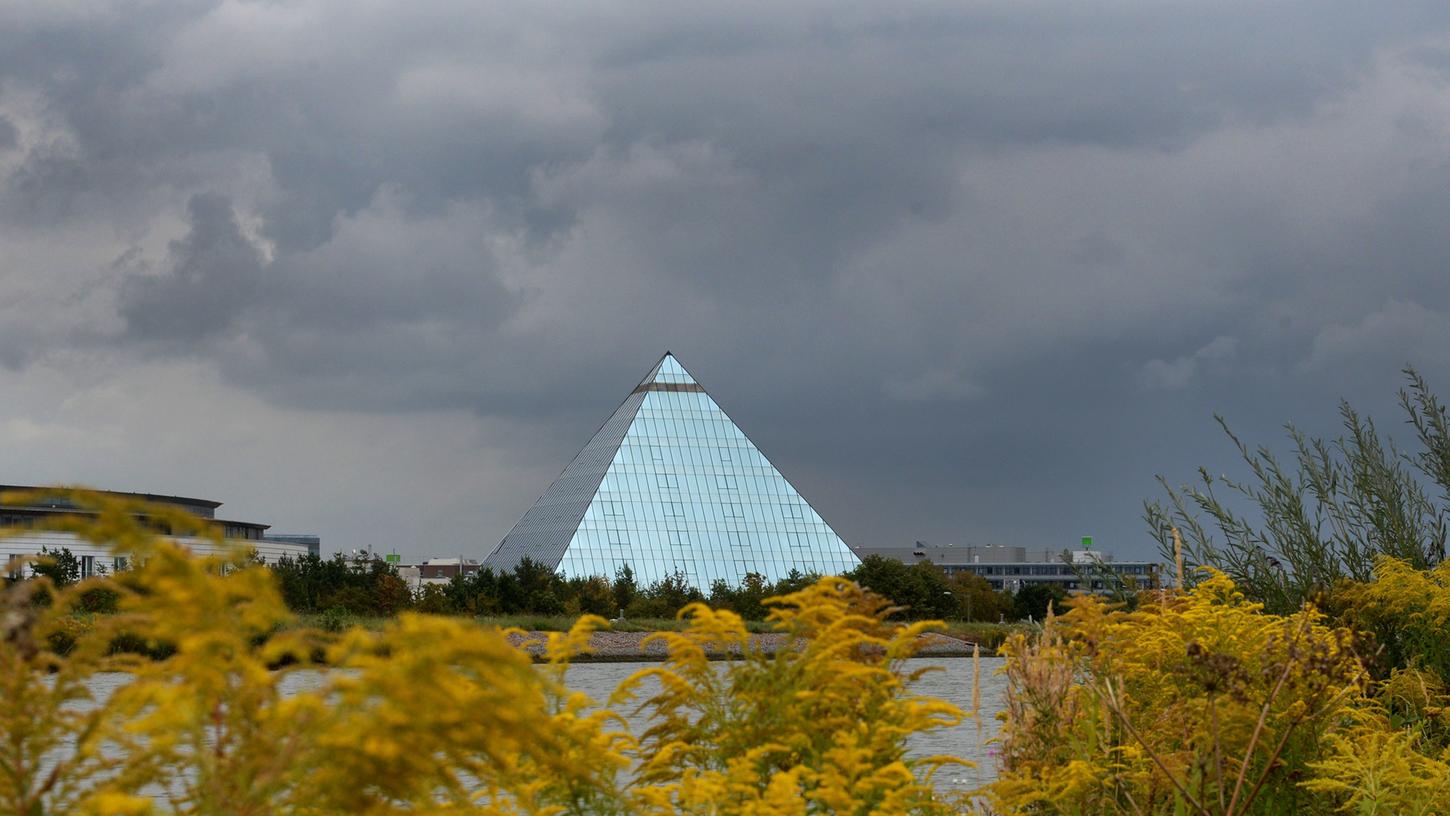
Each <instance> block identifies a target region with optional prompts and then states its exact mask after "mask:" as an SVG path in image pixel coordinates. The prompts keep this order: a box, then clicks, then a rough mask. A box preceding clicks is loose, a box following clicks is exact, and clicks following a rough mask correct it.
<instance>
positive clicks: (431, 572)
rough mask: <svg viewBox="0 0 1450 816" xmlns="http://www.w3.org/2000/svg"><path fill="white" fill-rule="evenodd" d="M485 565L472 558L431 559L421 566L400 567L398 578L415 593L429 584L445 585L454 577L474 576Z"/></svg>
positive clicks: (407, 565) (406, 565)
mask: <svg viewBox="0 0 1450 816" xmlns="http://www.w3.org/2000/svg"><path fill="white" fill-rule="evenodd" d="M482 568H483V565H482V564H480V563H478V562H477V561H475V560H473V559H472V558H461V557H460V558H429V559H428V560H426V561H424V562H422V563H420V564H405V565H402V566H399V567H398V577H399V578H402V579H403V580H404V581H406V582H407V583H408V586H409V587H410V588H411V589H412V590H413V591H415V592H416V591H418V590H419V589H420V588H422V587H423V586H425V585H427V584H438V585H440V586H441V585H443V584H446V583H448V582H449V581H452V580H453V578H454V576H457V575H463V576H468V575H472V574H473V573H475V572H478V571H479V570H480V569H482Z"/></svg>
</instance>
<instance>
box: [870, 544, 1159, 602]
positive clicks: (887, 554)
mask: <svg viewBox="0 0 1450 816" xmlns="http://www.w3.org/2000/svg"><path fill="white" fill-rule="evenodd" d="M856 554H857V555H858V556H860V557H862V558H866V557H867V556H871V555H879V556H882V557H884V558H892V559H895V560H897V561H901V562H902V563H906V564H915V563H918V562H922V561H930V562H931V563H933V564H935V565H937V566H938V567H941V568H942V570H943V571H945V572H946V573H947V574H948V575H953V574H956V573H969V574H972V575H980V576H982V577H983V578H985V579H986V580H987V583H989V584H991V585H992V588H993V589H996V590H1005V591H1008V592H1016V591H1017V590H1019V589H1021V588H1022V587H1024V586H1027V585H1028V584H1056V585H1057V586H1060V587H1062V588H1063V589H1064V590H1067V591H1068V592H1102V591H1106V590H1108V589H1112V588H1113V587H1112V586H1111V584H1114V583H1115V582H1117V581H1122V582H1124V583H1131V584H1135V585H1137V586H1138V587H1140V588H1145V589H1146V588H1153V587H1157V586H1159V585H1160V582H1161V576H1160V575H1159V565H1158V564H1157V563H1156V562H1154V561H1118V560H1117V559H1115V558H1114V557H1113V556H1112V555H1110V554H1107V553H1102V552H1099V551H1097V550H1071V551H1069V550H1028V549H1027V548H1026V547H1008V546H1002V545H996V544H992V545H987V546H980V547H979V546H960V547H951V546H948V547H932V546H929V545H926V544H922V543H920V542H918V543H917V545H916V546H914V547H857V548H856Z"/></svg>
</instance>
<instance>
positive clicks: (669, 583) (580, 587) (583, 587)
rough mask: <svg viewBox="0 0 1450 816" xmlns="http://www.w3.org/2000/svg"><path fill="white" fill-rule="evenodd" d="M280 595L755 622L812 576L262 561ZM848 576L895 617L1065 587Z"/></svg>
mask: <svg viewBox="0 0 1450 816" xmlns="http://www.w3.org/2000/svg"><path fill="white" fill-rule="evenodd" d="M272 571H273V572H274V573H275V574H276V576H277V580H278V585H279V587H280V588H281V591H282V597H283V599H284V600H285V601H286V602H287V605H288V606H289V607H291V608H292V610H293V611H295V612H302V613H327V612H338V613H346V614H352V615H381V616H387V615H392V614H395V613H397V612H399V611H402V610H404V609H415V610H417V611H420V612H429V613H434V614H451V615H474V616H508V615H560V616H575V615H581V614H592V615H601V616H604V617H608V618H614V617H619V616H623V617H625V618H669V617H673V616H674V615H675V614H676V613H677V612H678V611H679V610H680V609H681V608H683V607H684V606H686V605H687V604H690V603H694V602H696V601H704V602H707V603H709V604H710V605H711V606H713V607H715V608H719V609H729V610H731V611H733V612H735V613H737V614H739V615H740V616H741V617H743V618H745V619H746V620H763V619H764V618H765V614H766V607H765V599H767V598H771V597H774V596H778V595H787V594H790V593H792V592H798V591H800V590H801V589H803V588H805V587H807V586H810V585H811V584H813V583H815V581H816V579H817V578H819V577H820V576H817V575H813V574H807V573H801V572H797V571H794V570H793V571H792V572H791V573H790V574H789V575H787V576H786V577H784V578H782V579H780V580H778V581H770V580H767V579H766V578H765V576H763V575H760V574H757V573H750V574H748V575H746V576H745V577H744V579H743V580H742V581H741V582H740V584H739V585H738V586H731V585H730V584H728V583H726V582H725V581H716V582H715V583H714V584H713V585H712V586H711V587H710V589H709V591H708V592H701V591H700V590H699V589H697V588H695V587H694V586H692V585H691V584H689V583H688V582H687V581H686V580H685V578H684V576H683V575H673V576H669V577H666V578H664V579H662V580H659V581H654V582H652V583H649V584H641V583H640V582H639V581H638V579H636V577H635V575H634V573H633V572H632V571H631V570H630V568H629V567H628V566H625V567H621V568H620V569H619V571H618V572H616V573H615V575H614V576H613V577H612V578H606V577H603V576H592V577H587V578H583V577H575V578H564V577H561V576H560V575H558V574H557V573H555V572H554V571H553V570H551V569H549V568H548V567H547V566H545V565H544V564H541V563H539V562H537V561H533V560H530V559H528V558H525V559H524V560H523V561H522V562H521V563H519V564H518V566H516V567H514V569H513V570H511V571H507V572H494V571H493V570H492V569H488V568H484V569H480V570H477V571H475V572H471V573H468V574H466V575H455V576H453V578H452V579H451V580H449V581H448V582H447V583H443V584H425V585H423V586H422V587H421V588H420V589H419V590H417V591H416V592H411V591H409V588H408V585H407V583H406V582H405V581H404V580H403V579H402V578H401V577H399V575H398V571H397V569H396V568H395V567H394V566H393V565H391V564H387V563H385V562H383V561H381V560H378V559H368V558H365V557H353V558H349V557H347V556H345V555H343V554H341V553H338V554H336V555H333V556H332V557H331V558H321V557H319V556H316V555H311V554H309V555H304V556H300V557H297V558H291V557H284V558H282V559H281V560H280V561H278V562H277V563H276V564H273V565H272ZM845 577H847V578H851V579H852V580H854V581H856V582H857V583H859V584H861V585H862V586H865V587H867V588H869V589H871V590H872V591H874V592H876V593H877V594H878V595H881V596H883V597H885V598H886V599H888V600H889V601H891V603H892V605H893V606H894V607H896V611H895V612H894V613H893V614H894V616H895V617H896V618H898V619H903V620H905V619H923V618H933V619H945V620H967V621H991V622H997V621H1004V620H1021V619H1026V618H1029V617H1031V618H1034V619H1038V620H1040V619H1041V618H1042V616H1043V615H1044V614H1045V613H1046V610H1047V607H1048V604H1049V603H1053V602H1056V603H1058V605H1061V601H1062V600H1063V599H1064V598H1065V597H1066V593H1065V592H1064V591H1063V590H1062V589H1061V588H1060V587H1056V586H1046V585H1036V584H1033V585H1028V586H1027V587H1024V588H1023V589H1021V590H1020V591H1018V592H1016V593H1009V592H999V591H996V590H994V589H992V587H991V585H990V584H989V583H988V582H987V580H986V579H984V578H982V577H981V576H977V575H970V574H965V573H957V574H948V573H947V572H946V571H945V570H943V569H942V568H941V567H939V566H936V565H934V564H931V563H926V562H924V563H917V564H910V565H908V564H903V563H901V562H900V561H896V560H893V559H889V558H883V557H881V556H876V555H873V556H868V557H867V558H866V559H865V560H863V561H862V562H861V564H860V565H859V566H858V567H857V568H856V569H854V570H852V571H850V572H849V573H846V575H845Z"/></svg>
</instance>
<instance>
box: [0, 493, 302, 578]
mask: <svg viewBox="0 0 1450 816" xmlns="http://www.w3.org/2000/svg"><path fill="white" fill-rule="evenodd" d="M48 489H49V488H44V487H32V486H21V485H0V495H4V496H5V501H4V502H0V530H3V531H4V532H5V533H6V535H4V536H3V537H0V565H4V564H6V563H8V562H9V561H10V559H11V558H14V557H17V556H19V557H22V558H28V557H30V556H34V555H36V554H37V553H39V552H40V551H41V549H42V548H45V549H49V550H60V549H62V548H64V549H68V550H70V551H71V554H73V555H74V556H75V557H76V559H77V561H78V562H79V564H80V570H81V577H82V578H88V577H90V576H92V575H99V574H103V573H109V572H115V571H117V570H122V569H125V568H126V567H127V562H128V560H129V557H128V556H126V555H124V554H117V553H115V552H112V550H111V549H110V548H109V547H106V546H104V545H102V544H96V543H93V542H90V541H84V540H82V539H79V538H77V537H76V536H74V535H72V534H71V533H65V532H56V531H52V530H46V529H44V527H45V525H44V523H43V522H44V520H45V519H46V518H47V517H54V516H62V515H77V514H81V515H84V514H86V512H87V511H85V510H82V509H80V508H78V507H76V506H75V505H74V504H72V503H71V502H69V501H66V500H65V499H63V498H59V497H55V496H47V495H45V492H46V491H47V490H48ZM96 492H98V493H104V494H107V495H111V496H116V497H119V498H124V499H132V500H140V501H145V502H149V503H152V504H160V505H166V506H168V507H176V508H180V509H182V510H185V511H186V512H188V513H191V514H193V515H196V516H199V517H201V518H203V519H206V520H207V521H210V522H212V523H213V524H215V525H216V526H217V528H218V529H219V530H220V531H221V533H222V536H223V538H224V539H226V541H227V544H228V546H230V545H235V544H241V545H244V546H247V547H250V548H251V549H252V550H253V551H254V552H255V553H256V554H257V556H258V557H259V558H261V560H262V561H264V562H266V563H269V564H272V563H276V562H277V561H278V560H279V559H281V558H282V557H283V556H291V557H292V558H297V557H299V556H302V555H306V554H307V553H308V551H309V549H310V548H309V545H308V544H305V543H295V542H291V541H287V540H283V539H279V538H270V537H268V536H267V535H266V531H267V529H268V527H269V525H266V524H258V523H256V522H251V521H236V520H231V519H219V518H217V517H216V510H217V508H218V507H221V506H222V503H221V502H219V501H212V500H210V499H196V498H189V497H186V496H165V495H158V494H154V493H124V492H119V491H113V490H101V491H96ZM26 494H35V495H38V496H41V497H42V498H24V499H22V498H18V497H20V496H24V495H26ZM168 532H169V531H168V530H166V529H162V530H161V533H162V534H163V535H165V534H167V533H168ZM169 537H170V538H171V539H172V540H173V541H176V542H177V543H179V544H182V545H183V546H186V547H187V548H189V549H191V550H192V551H193V552H196V553H198V554H203V555H209V554H212V553H215V552H216V551H217V550H218V548H217V547H216V545H215V544H213V543H212V542H211V541H208V540H206V539H201V538H195V537H192V536H179V535H178V536H169ZM313 538H314V539H315V538H316V537H315V536H313Z"/></svg>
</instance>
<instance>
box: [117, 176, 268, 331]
mask: <svg viewBox="0 0 1450 816" xmlns="http://www.w3.org/2000/svg"><path fill="white" fill-rule="evenodd" d="M186 209H187V216H188V218H187V220H188V223H189V226H190V229H189V231H188V232H187V234H186V237H184V238H182V239H180V240H177V241H173V242H171V247H170V251H169V257H168V263H167V269H166V270H165V272H163V273H162V274H161V275H159V276H152V275H132V276H130V277H127V278H126V279H125V280H124V281H123V283H122V287H121V315H122V317H124V318H125V319H126V326H127V331H128V334H129V336H130V337H131V338H132V339H135V340H139V341H159V342H162V343H166V344H177V345H179V346H180V347H182V348H190V347H193V346H194V345H195V344H197V343H199V342H201V341H203V340H206V339H208V338H210V337H213V336H215V335H217V334H220V333H223V332H226V331H227V330H229V329H230V328H231V327H232V326H233V325H234V324H235V322H236V320H237V318H238V316H239V315H241V314H243V313H245V312H247V311H248V310H250V309H251V307H252V306H253V305H254V304H255V302H256V299H257V298H258V296H259V295H260V294H261V287H262V259H261V256H260V255H259V254H258V252H257V249H256V247H254V246H253V245H252V243H251V242H250V241H248V240H247V238H246V236H244V235H242V231H241V228H240V227H239V226H238V225H237V218H236V214H235V213H233V212H232V205H231V201H229V200H228V199H227V198H226V197H225V196H221V195H215V194H198V195H194V196H192V197H191V200H190V201H188V202H187V207H186Z"/></svg>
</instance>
